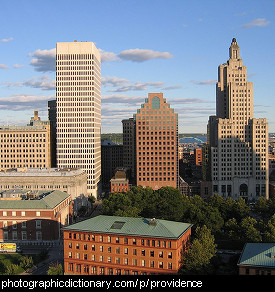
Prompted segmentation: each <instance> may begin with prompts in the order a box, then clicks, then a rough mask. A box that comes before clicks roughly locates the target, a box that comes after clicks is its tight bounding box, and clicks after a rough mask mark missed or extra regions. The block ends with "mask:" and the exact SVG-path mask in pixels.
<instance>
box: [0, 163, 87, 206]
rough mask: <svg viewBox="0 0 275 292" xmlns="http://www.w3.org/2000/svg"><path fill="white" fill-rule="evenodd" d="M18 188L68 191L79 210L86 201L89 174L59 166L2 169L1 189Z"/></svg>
mask: <svg viewBox="0 0 275 292" xmlns="http://www.w3.org/2000/svg"><path fill="white" fill-rule="evenodd" d="M16 189H24V190H30V191H54V190H59V191H61V192H66V193H68V194H70V195H71V198H72V200H73V201H74V209H75V210H78V209H79V208H80V207H81V206H82V204H84V203H85V202H86V200H85V199H84V198H83V197H85V198H86V195H87V174H86V173H85V171H84V170H81V169H71V170H69V169H57V168H45V169H31V168H29V169H27V168H23V169H14V170H10V171H0V191H5V190H16ZM83 200H84V202H83Z"/></svg>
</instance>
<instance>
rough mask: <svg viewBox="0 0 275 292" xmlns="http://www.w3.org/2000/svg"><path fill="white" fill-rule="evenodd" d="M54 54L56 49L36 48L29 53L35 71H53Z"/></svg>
mask: <svg viewBox="0 0 275 292" xmlns="http://www.w3.org/2000/svg"><path fill="white" fill-rule="evenodd" d="M55 55H56V49H55V48H54V49H51V50H40V49H38V50H36V51H35V52H34V53H32V54H29V56H31V57H33V59H32V60H31V62H30V64H31V65H32V66H34V69H35V71H38V72H54V71H55Z"/></svg>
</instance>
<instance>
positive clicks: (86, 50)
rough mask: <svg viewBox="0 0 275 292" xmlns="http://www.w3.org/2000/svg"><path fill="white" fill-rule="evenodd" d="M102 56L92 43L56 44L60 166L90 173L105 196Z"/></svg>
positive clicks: (90, 186) (93, 188)
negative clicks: (102, 142)
mask: <svg viewBox="0 0 275 292" xmlns="http://www.w3.org/2000/svg"><path fill="white" fill-rule="evenodd" d="M100 67H101V56H100V53H99V51H98V49H97V48H96V46H95V45H94V43H92V42H76V41H75V42H62V43H57V44H56V109H57V124H56V127H57V166H58V167H59V168H81V169H83V170H85V172H86V173H87V193H88V194H91V195H93V196H95V197H97V196H98V194H99V193H100V192H101V182H100V180H101V74H100Z"/></svg>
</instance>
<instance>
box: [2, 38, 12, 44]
mask: <svg viewBox="0 0 275 292" xmlns="http://www.w3.org/2000/svg"><path fill="white" fill-rule="evenodd" d="M12 40H13V37H10V38H8V39H1V42H2V43H7V42H10V41H12Z"/></svg>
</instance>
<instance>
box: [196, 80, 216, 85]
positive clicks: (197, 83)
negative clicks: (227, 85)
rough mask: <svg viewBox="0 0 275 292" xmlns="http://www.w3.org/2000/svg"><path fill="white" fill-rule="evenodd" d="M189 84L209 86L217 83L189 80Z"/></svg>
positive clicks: (213, 81)
mask: <svg viewBox="0 0 275 292" xmlns="http://www.w3.org/2000/svg"><path fill="white" fill-rule="evenodd" d="M191 82H192V83H194V84H196V85H209V84H215V83H217V80H204V81H196V80H191Z"/></svg>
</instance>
